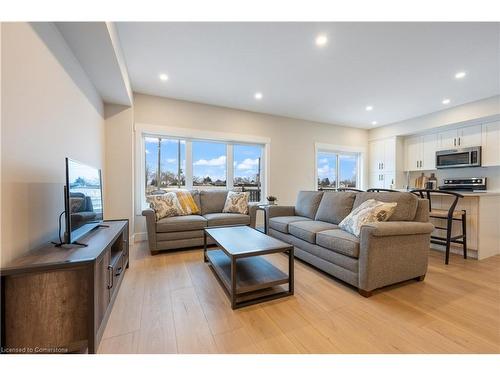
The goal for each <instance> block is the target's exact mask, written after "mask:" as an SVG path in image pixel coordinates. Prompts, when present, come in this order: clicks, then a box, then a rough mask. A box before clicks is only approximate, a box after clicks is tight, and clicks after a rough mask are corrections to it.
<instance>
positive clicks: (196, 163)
mask: <svg viewBox="0 0 500 375" xmlns="http://www.w3.org/2000/svg"><path fill="white" fill-rule="evenodd" d="M226 154H227V146H226V145H225V144H224V143H216V142H202V141H193V186H226V170H227V156H226Z"/></svg>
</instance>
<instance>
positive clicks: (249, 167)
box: [233, 144, 263, 202]
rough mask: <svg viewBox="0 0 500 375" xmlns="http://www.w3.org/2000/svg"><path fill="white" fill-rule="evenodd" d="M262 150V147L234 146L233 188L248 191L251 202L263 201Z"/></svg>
mask: <svg viewBox="0 0 500 375" xmlns="http://www.w3.org/2000/svg"><path fill="white" fill-rule="evenodd" d="M262 150H263V147H262V146H260V145H241V144H240V145H238V144H235V145H233V168H234V171H233V186H235V187H241V189H242V190H243V191H248V192H249V193H250V201H251V202H259V201H260V200H261V196H260V192H261V168H262Z"/></svg>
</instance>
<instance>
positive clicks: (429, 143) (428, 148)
mask: <svg viewBox="0 0 500 375" xmlns="http://www.w3.org/2000/svg"><path fill="white" fill-rule="evenodd" d="M437 147H438V138H437V134H426V135H423V136H422V163H421V166H420V169H422V170H426V171H428V170H432V169H436V151H437Z"/></svg>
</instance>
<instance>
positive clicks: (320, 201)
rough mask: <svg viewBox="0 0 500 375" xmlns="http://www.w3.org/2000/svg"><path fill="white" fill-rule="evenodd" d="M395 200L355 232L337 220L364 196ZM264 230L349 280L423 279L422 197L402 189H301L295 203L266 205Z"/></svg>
mask: <svg viewBox="0 0 500 375" xmlns="http://www.w3.org/2000/svg"><path fill="white" fill-rule="evenodd" d="M370 198H374V199H376V200H379V201H383V202H397V203H398V204H397V207H396V210H395V212H394V214H393V215H392V216H391V217H390V219H389V221H387V222H377V223H371V224H369V225H364V226H362V227H361V233H360V236H359V238H358V237H356V236H354V235H352V234H350V233H348V232H345V231H343V230H341V229H340V228H339V227H338V224H339V223H340V222H341V221H342V219H344V218H345V217H346V216H347V215H348V214H349V213H350V212H351V211H352V210H353V209H354V208H356V207H358V206H359V205H360V204H361V203H363V202H364V201H366V200H367V199H370ZM266 211H267V212H266V217H267V228H268V234H269V235H271V236H272V237H275V238H278V239H280V240H283V241H285V242H288V243H290V244H292V245H294V247H295V250H294V251H295V256H296V257H297V258H299V259H301V260H303V261H305V262H307V263H310V264H312V265H314V266H315V267H317V268H319V269H321V270H323V271H325V272H327V273H329V274H331V275H333V276H335V277H337V278H339V279H341V280H343V281H345V282H347V283H349V284H351V285H353V286H355V287H356V288H358V291H359V293H360V294H361V295H363V296H365V297H369V296H370V295H371V293H372V291H373V290H375V289H377V288H381V287H384V286H386V285H390V284H394V283H398V282H401V281H405V280H410V279H417V280H423V279H424V276H425V273H426V272H427V258H428V252H429V247H430V235H431V232H432V231H433V229H434V226H433V225H432V224H430V223H429V205H428V202H427V200H425V199H419V198H418V197H416V196H415V195H413V194H411V193H405V192H401V193H399V192H379V193H367V192H366V193H365V192H362V193H354V192H321V191H301V192H299V194H298V197H297V201H296V204H295V206H269V207H267V208H266Z"/></svg>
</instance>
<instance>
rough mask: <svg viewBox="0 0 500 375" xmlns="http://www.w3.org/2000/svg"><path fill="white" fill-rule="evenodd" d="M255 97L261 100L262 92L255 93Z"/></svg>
mask: <svg viewBox="0 0 500 375" xmlns="http://www.w3.org/2000/svg"><path fill="white" fill-rule="evenodd" d="M254 98H255V99H257V100H261V99H262V93H261V92H256V93H255V95H254Z"/></svg>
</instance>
